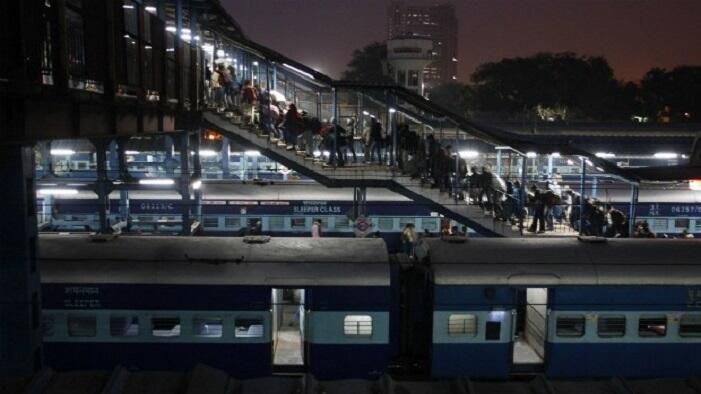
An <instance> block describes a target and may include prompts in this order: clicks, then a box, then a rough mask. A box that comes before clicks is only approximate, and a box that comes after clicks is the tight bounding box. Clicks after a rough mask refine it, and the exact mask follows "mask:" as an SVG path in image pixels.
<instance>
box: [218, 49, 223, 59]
mask: <svg viewBox="0 0 701 394" xmlns="http://www.w3.org/2000/svg"><path fill="white" fill-rule="evenodd" d="M217 57H224V50H223V49H217Z"/></svg>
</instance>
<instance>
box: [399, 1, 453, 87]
mask: <svg viewBox="0 0 701 394" xmlns="http://www.w3.org/2000/svg"><path fill="white" fill-rule="evenodd" d="M387 35H388V39H390V40H391V39H393V38H397V37H407V36H413V37H417V38H418V37H421V38H428V39H430V40H432V41H433V50H432V52H433V58H434V60H433V62H431V63H430V64H428V65H427V66H426V68H425V69H424V83H425V85H426V88H427V89H430V88H432V87H435V86H438V85H441V84H444V83H447V82H450V81H452V80H454V79H456V78H457V68H458V67H457V65H458V63H457V62H458V20H457V18H456V16H455V6H453V5H451V4H442V5H432V6H414V5H406V4H405V3H404V2H402V1H395V2H393V3H391V4H390V6H389V9H388V12H387Z"/></svg>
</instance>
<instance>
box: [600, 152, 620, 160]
mask: <svg viewBox="0 0 701 394" xmlns="http://www.w3.org/2000/svg"><path fill="white" fill-rule="evenodd" d="M596 157H599V158H602V159H611V158H613V157H616V154H615V153H610V152H597V153H596Z"/></svg>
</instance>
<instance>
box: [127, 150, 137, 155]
mask: <svg viewBox="0 0 701 394" xmlns="http://www.w3.org/2000/svg"><path fill="white" fill-rule="evenodd" d="M139 153H141V152H139V151H138V150H125V151H124V154H125V155H138V154H139Z"/></svg>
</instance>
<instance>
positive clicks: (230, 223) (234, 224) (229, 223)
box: [224, 216, 241, 228]
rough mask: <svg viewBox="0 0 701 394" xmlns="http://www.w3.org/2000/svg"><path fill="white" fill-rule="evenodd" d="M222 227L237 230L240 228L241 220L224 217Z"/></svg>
mask: <svg viewBox="0 0 701 394" xmlns="http://www.w3.org/2000/svg"><path fill="white" fill-rule="evenodd" d="M224 227H226V228H239V227H241V218H235V217H233V216H225V217H224Z"/></svg>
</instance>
